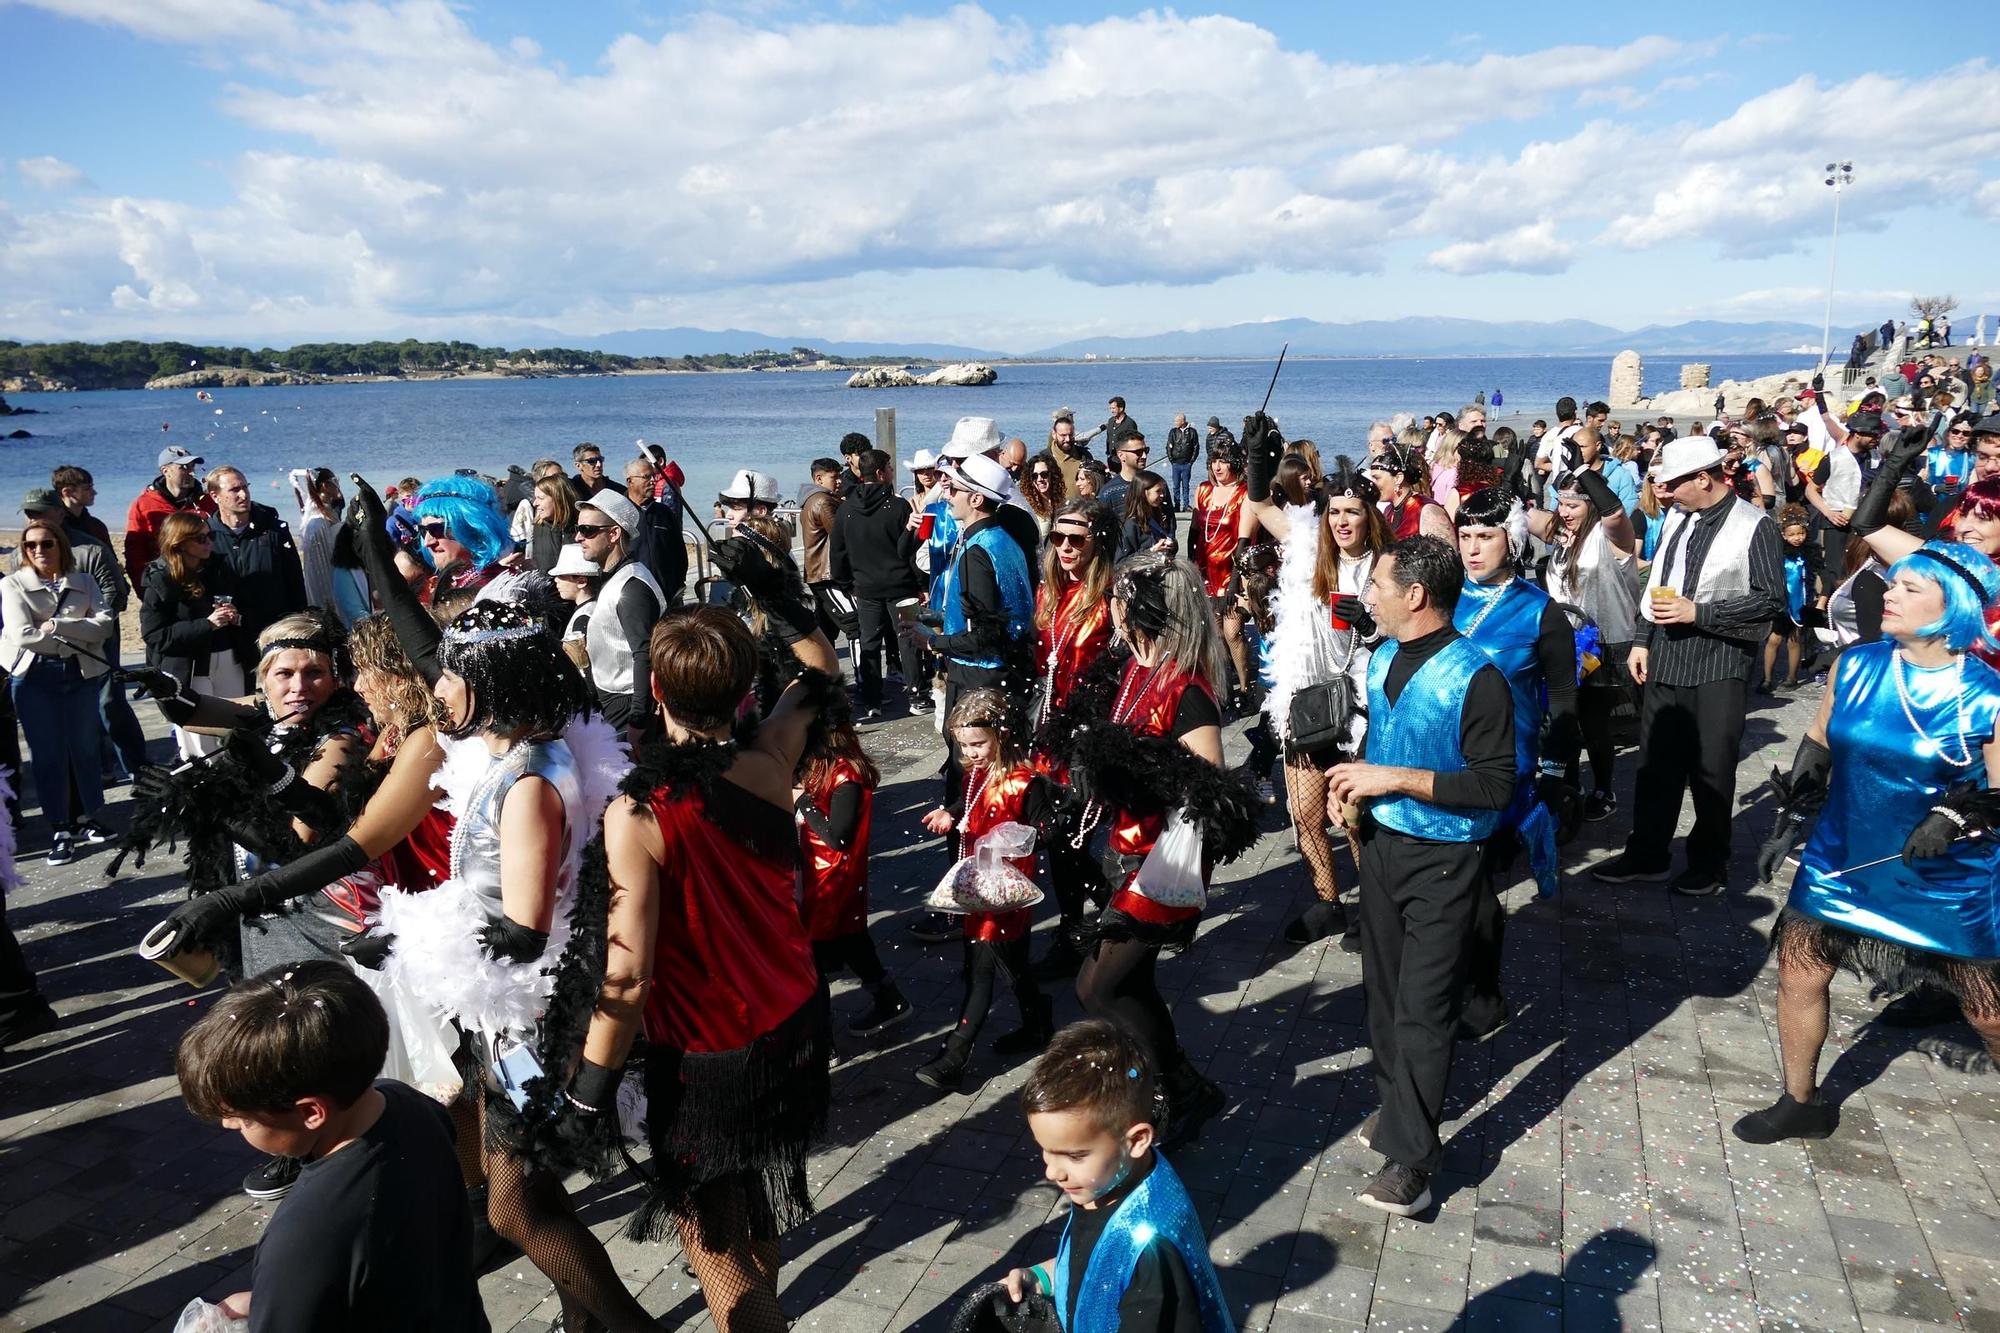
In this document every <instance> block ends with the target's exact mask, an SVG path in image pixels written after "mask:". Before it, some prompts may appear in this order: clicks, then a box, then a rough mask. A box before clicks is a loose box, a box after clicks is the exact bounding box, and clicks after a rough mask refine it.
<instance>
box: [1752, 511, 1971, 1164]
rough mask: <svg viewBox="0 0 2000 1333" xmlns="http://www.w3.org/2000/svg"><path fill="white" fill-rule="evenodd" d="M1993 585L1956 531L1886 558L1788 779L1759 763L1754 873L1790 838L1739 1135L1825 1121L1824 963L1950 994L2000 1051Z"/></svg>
mask: <svg viewBox="0 0 2000 1333" xmlns="http://www.w3.org/2000/svg"><path fill="white" fill-rule="evenodd" d="M1996 597H2000V569H1996V568H1995V567H1994V564H1993V562H1992V561H1991V560H1989V559H1988V558H1987V557H1986V556H1984V555H1981V554H1980V553H1979V552H1978V551H1976V550H1974V549H1973V548H1972V547H1970V546H1967V545H1964V544H1963V543H1960V542H1947V541H1930V542H1926V543H1924V544H1923V545H1922V546H1921V547H1919V548H1917V549H1916V550H1914V551H1912V552H1910V553H1909V554H1908V555H1906V556H1904V557H1903V558H1902V559H1901V560H1898V561H1897V562H1896V563H1895V564H1894V565H1893V566H1891V567H1890V570H1889V589H1888V591H1887V592H1886V593H1885V594H1884V596H1883V604H1882V634H1883V638H1882V639H1881V640H1880V641H1878V642H1875V643H1862V644H1856V645H1854V646H1853V647H1851V648H1848V649H1847V650H1846V651H1845V652H1843V653H1842V654H1841V655H1840V657H1839V658H1838V659H1837V660H1836V661H1835V663H1834V668H1833V671H1832V674H1831V678H1830V679H1829V681H1828V684H1827V691H1826V698H1825V699H1824V700H1823V701H1822V702H1821V704H1820V710H1819V717H1818V718H1817V720H1815V721H1814V723H1813V725H1812V729H1811V730H1810V731H1808V732H1807V733H1806V735H1805V737H1804V739H1802V740H1801V741H1800V742H1799V750H1798V755H1797V757H1796V758H1795V759H1794V760H1793V761H1792V771H1791V774H1790V776H1788V777H1786V776H1780V775H1779V774H1778V773H1776V772H1775V771H1774V772H1773V773H1772V774H1771V781H1772V786H1773V788H1774V789H1775V790H1776V791H1777V793H1778V796H1779V799H1780V801H1781V805H1780V808H1779V811H1778V818H1777V825H1776V827H1775V828H1774V829H1773V831H1772V833H1771V836H1770V838H1769V839H1768V840H1766V841H1765V843H1764V845H1763V847H1762V848H1761V849H1760V850H1759V851H1758V854H1757V869H1758V873H1759V874H1760V875H1761V876H1762V877H1763V878H1764V879H1765V880H1766V881H1768V880H1769V879H1770V878H1771V877H1772V875H1773V874H1774V873H1775V872H1776V871H1777V869H1778V867H1779V866H1780V865H1781V864H1782V863H1783V861H1784V860H1785V857H1786V855H1787V854H1788V853H1789V852H1790V851H1791V849H1792V848H1794V847H1796V846H1798V844H1799V843H1800V842H1801V841H1802V840H1803V841H1804V842H1805V850H1804V851H1803V852H1802V853H1801V854H1800V856H1799V870H1798V875H1797V877H1796V878H1795V879H1794V880H1793V881H1792V892H1791V896H1790V897H1789V898H1788V899H1787V900H1786V903H1785V910H1784V914H1783V915H1782V916H1781V917H1780V918H1779V920H1778V928H1777V931H1776V932H1775V934H1774V936H1773V938H1772V948H1773V951H1774V952H1775V953H1776V954H1777V956H1778V1040H1779V1044H1780V1048H1781V1050H1782V1054H1783V1061H1784V1076H1785V1088H1784V1094H1783V1095H1782V1096H1781V1097H1779V1098H1778V1100H1777V1102H1776V1104H1774V1105H1772V1106H1770V1107H1768V1108H1766V1109H1764V1110H1762V1111H1757V1112H1754V1113H1752V1114H1750V1115H1747V1116H1745V1117H1743V1118H1742V1119H1741V1120H1739V1121H1737V1122H1736V1136H1737V1137H1738V1138H1740V1139H1744V1140H1746V1141H1748V1142H1751V1143H1775V1142H1777V1141H1778V1140H1780V1139H1788V1138H1825V1137H1826V1136H1827V1135H1829V1134H1831V1133H1832V1132H1833V1130H1834V1126H1835V1124H1836V1123H1837V1120H1838V1117H1837V1115H1836V1113H1835V1110H1834V1108H1833V1107H1831V1106H1827V1105H1825V1104H1824V1103H1822V1102H1821V1101H1820V1099H1819V1087H1818V1082H1817V1079H1818V1070H1819V1054H1820V1048H1821V1047H1822V1046H1824V1045H1825V1044H1826V1031H1827V995H1828V990H1829V988H1830V987H1831V985H1832V982H1833V974H1834V972H1835V970H1836V969H1838V968H1841V967H1845V968H1847V969H1848V970H1849V971H1852V972H1854V973H1856V974H1857V975H1859V976H1861V977H1863V978H1865V979H1866V980H1868V981H1869V982H1870V983H1871V984H1872V985H1873V986H1874V987H1875V990H1876V992H1877V993H1878V994H1880V993H1897V992H1904V991H1909V990H1911V989H1913V988H1915V987H1917V986H1923V985H1928V986H1934V987H1937V988H1939V989H1942V990H1945V991H1948V992H1950V993H1951V994H1952V995H1954V996H1956V997H1957V999H1958V1003H1959V1007H1960V1009H1961V1010H1962V1011H1963V1012H1964V1014H1965V1017H1966V1019H1967V1021H1968V1022H1970V1023H1971V1024H1972V1026H1973V1027H1974V1028H1975V1029H1977V1030H1978V1032H1979V1035H1980V1036H1981V1037H1982V1038H1984V1039H1985V1042H1986V1047H1987V1051H1988V1052H1989V1054H1991V1055H1994V1056H2000V892H1996V886H2000V843H1996V841H1995V839H1994V837H1993V833H1994V831H1995V829H1996V828H2000V792H1995V791H1993V790H1992V787H1993V782H1994V777H1995V774H1996V773H2000V734H1996V731H2000V672H1995V671H1994V669H1993V668H1992V667H1990V666H1988V665H1987V664H1986V663H1985V662H1983V661H1981V660H1979V658H1978V657H1976V656H1974V655H1973V652H1972V650H1974V649H1978V648H1984V649H1988V650H1990V649H1991V648H1992V647H1993V639H1992V637H1991V635H1990V632H1989V631H1988V629H1987V621H1986V612H1987V608H1988V607H1989V606H1991V605H1992V604H1993V602H1994V601H1995V598H1996ZM1814 814H1817V815H1818V817H1819V818H1818V822H1817V823H1816V824H1814V825H1813V827H1812V835H1811V837H1810V838H1807V837H1806V825H1807V822H1808V820H1810V819H1811V818H1812V816H1813V815H1814Z"/></svg>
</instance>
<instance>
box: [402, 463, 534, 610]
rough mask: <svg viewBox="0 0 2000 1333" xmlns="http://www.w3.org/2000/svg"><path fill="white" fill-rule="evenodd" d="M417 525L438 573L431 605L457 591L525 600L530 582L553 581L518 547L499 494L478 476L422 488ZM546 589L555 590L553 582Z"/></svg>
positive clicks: (429, 598)
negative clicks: (503, 510)
mask: <svg viewBox="0 0 2000 1333" xmlns="http://www.w3.org/2000/svg"><path fill="white" fill-rule="evenodd" d="M417 527H418V529H419V530H420V531H421V532H422V533H423V553H424V560H425V561H426V562H427V563H428V564H429V565H430V567H431V568H432V569H433V570H435V571H436V573H437V577H436V578H435V579H433V580H432V581H431V587H430V592H429V594H428V595H427V596H426V597H425V599H424V600H425V603H426V605H428V604H430V603H432V602H435V601H436V600H437V599H438V598H440V597H448V596H450V595H452V594H454V593H457V594H466V593H471V594H475V595H476V596H477V597H478V599H479V600H480V601H483V602H490V601H495V600H498V601H504V602H519V601H525V600H528V596H529V593H530V591H531V585H533V584H535V583H536V582H537V581H539V582H541V583H547V582H548V578H547V576H546V575H544V574H542V573H541V572H540V571H538V570H537V569H536V568H535V566H534V562H533V561H531V560H529V559H527V558H526V557H525V556H523V555H520V554H518V553H517V552H516V551H515V549H514V534H513V532H512V531H511V529H510V528H509V527H508V524H507V515H506V514H504V513H503V512H501V509H500V500H499V497H498V496H497V495H495V494H494V491H493V487H492V486H490V485H488V484H487V483H486V482H484V481H482V480H480V479H479V478H478V477H462V476H451V477H442V478H440V479H438V480H437V481H433V482H431V483H429V484H428V485H426V486H425V487H424V488H423V489H422V490H420V491H418V492H417ZM547 591H548V592H550V593H553V591H554V585H553V584H550V585H549V588H548V589H547ZM544 600H546V599H544Z"/></svg>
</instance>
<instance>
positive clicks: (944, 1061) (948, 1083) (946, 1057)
mask: <svg viewBox="0 0 2000 1333" xmlns="http://www.w3.org/2000/svg"><path fill="white" fill-rule="evenodd" d="M965 1065H966V1059H965V1057H964V1056H963V1055H961V1054H959V1053H958V1052H957V1051H954V1050H953V1049H952V1048H951V1047H949V1046H947V1047H946V1048H945V1051H944V1054H942V1055H940V1056H939V1057H938V1058H937V1059H935V1060H933V1061H931V1062H930V1063H929V1064H927V1065H919V1066H918V1067H917V1082H919V1083H921V1084H923V1085H924V1086H925V1087H927V1088H936V1089H937V1090H938V1091H939V1092H957V1091H958V1090H959V1089H960V1088H962V1087H964V1086H965Z"/></svg>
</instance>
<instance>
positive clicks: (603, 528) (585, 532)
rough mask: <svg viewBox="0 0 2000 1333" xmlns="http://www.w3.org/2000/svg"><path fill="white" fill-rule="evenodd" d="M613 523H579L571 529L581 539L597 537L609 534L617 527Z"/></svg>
mask: <svg viewBox="0 0 2000 1333" xmlns="http://www.w3.org/2000/svg"><path fill="white" fill-rule="evenodd" d="M616 526H617V525H616V524H613V523H578V524H575V525H574V526H572V527H571V528H570V531H571V532H574V533H575V534H576V535H577V536H579V537H595V536H596V535H597V534H598V533H600V532H609V531H611V529H612V528H614V527H616Z"/></svg>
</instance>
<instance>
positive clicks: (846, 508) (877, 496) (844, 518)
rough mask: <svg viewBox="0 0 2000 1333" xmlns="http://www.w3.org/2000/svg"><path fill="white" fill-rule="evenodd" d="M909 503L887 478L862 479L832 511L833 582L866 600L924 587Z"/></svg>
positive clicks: (911, 593) (886, 598) (914, 592)
mask: <svg viewBox="0 0 2000 1333" xmlns="http://www.w3.org/2000/svg"><path fill="white" fill-rule="evenodd" d="M909 523H910V502H909V501H908V500H905V499H904V498H903V497H902V496H900V495H898V494H896V492H895V491H894V489H892V488H891V487H890V485H889V483H888V482H886V481H864V482H862V483H861V484H860V485H858V486H856V487H855V488H854V489H853V490H852V491H851V492H849V493H848V496H847V499H846V500H845V501H844V502H843V503H842V504H841V506H840V508H839V509H838V510H836V511H835V513H834V516H833V537H832V539H831V542H830V544H829V549H828V552H827V562H828V564H829V565H830V566H831V567H832V572H833V581H834V582H835V583H838V584H840V585H842V586H843V587H849V588H852V589H854V595H855V596H856V597H865V598H867V599H868V600H869V601H871V602H872V601H897V600H900V599H902V598H904V597H915V596H916V595H917V594H918V593H920V592H921V591H922V590H923V586H924V585H923V579H922V578H921V577H920V576H919V575H918V573H917V535H916V534H915V533H913V532H911V531H910V528H909Z"/></svg>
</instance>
